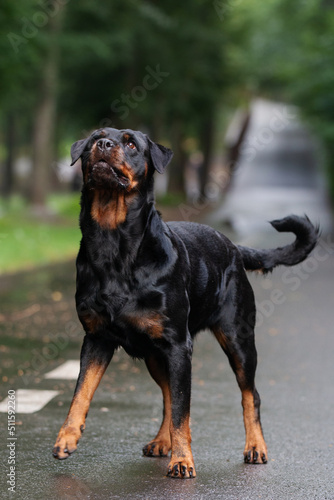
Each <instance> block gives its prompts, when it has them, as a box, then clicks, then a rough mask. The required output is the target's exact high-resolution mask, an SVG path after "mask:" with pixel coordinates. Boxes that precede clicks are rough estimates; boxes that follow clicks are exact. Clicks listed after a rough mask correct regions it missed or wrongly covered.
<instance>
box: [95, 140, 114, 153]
mask: <svg viewBox="0 0 334 500" xmlns="http://www.w3.org/2000/svg"><path fill="white" fill-rule="evenodd" d="M96 145H97V147H98V148H99V149H100V150H101V151H108V150H109V149H111V148H112V147H114V143H113V141H111V140H110V139H99V140H98V141H97V143H96Z"/></svg>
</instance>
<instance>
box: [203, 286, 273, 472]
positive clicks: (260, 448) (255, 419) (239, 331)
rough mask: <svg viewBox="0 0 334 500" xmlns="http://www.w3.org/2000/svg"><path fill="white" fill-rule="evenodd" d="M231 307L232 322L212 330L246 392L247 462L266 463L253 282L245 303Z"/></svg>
mask: <svg viewBox="0 0 334 500" xmlns="http://www.w3.org/2000/svg"><path fill="white" fill-rule="evenodd" d="M247 299H248V300H247ZM229 306H230V309H229V318H228V321H226V320H223V321H221V322H220V323H219V324H216V325H215V326H214V327H213V328H212V331H213V333H214V334H215V336H216V338H217V340H218V342H219V344H220V346H221V347H222V349H223V350H224V352H225V353H226V355H227V356H228V359H229V362H230V365H231V367H232V369H233V371H234V373H235V376H236V379H237V382H238V385H239V387H240V390H241V394H242V407H243V417H244V425H245V432H246V444H245V449H244V461H245V463H253V464H258V463H266V462H267V446H266V443H265V440H264V437H263V433H262V427H261V420H260V396H259V394H258V392H257V390H256V387H255V371H256V365H257V353H256V348H255V342H254V323H255V305H254V299H253V291H252V290H251V288H250V285H249V283H248V285H247V284H245V283H244V287H243V301H242V305H240V302H238V304H236V305H235V306H233V305H232V306H231V303H229ZM233 308H234V311H233V312H232V309H233Z"/></svg>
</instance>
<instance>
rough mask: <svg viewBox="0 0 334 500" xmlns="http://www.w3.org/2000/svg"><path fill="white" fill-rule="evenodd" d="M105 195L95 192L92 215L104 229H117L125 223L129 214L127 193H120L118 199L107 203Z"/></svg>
mask: <svg viewBox="0 0 334 500" xmlns="http://www.w3.org/2000/svg"><path fill="white" fill-rule="evenodd" d="M103 198H104V197H103V193H101V191H95V193H94V199H93V203H92V209H91V215H92V218H93V220H95V222H97V223H98V224H99V225H100V226H101V227H102V229H116V227H117V226H118V225H119V224H122V222H125V219H126V215H127V213H128V206H127V203H126V197H125V193H119V194H118V195H117V197H116V198H114V199H111V200H108V201H107V202H105V201H104V200H103Z"/></svg>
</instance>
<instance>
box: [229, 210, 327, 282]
mask: <svg viewBox="0 0 334 500" xmlns="http://www.w3.org/2000/svg"><path fill="white" fill-rule="evenodd" d="M270 224H271V225H272V226H273V227H274V228H275V229H276V231H279V232H280V233H285V232H287V233H294V234H295V235H296V239H295V241H294V242H293V243H291V244H290V245H286V246H284V247H281V248H275V249H270V250H255V249H253V248H248V247H243V246H240V245H238V249H239V251H240V253H241V256H242V260H243V262H244V267H245V269H246V271H262V272H263V273H268V272H270V271H272V270H273V269H274V267H276V266H280V265H283V266H294V265H295V264H299V262H302V261H303V260H304V259H306V257H307V256H308V254H309V253H310V252H311V251H312V250H313V248H314V247H315V245H316V244H317V241H318V238H319V235H320V231H319V227H315V226H314V225H313V224H312V223H311V221H310V219H309V218H308V217H307V216H306V215H305V217H298V216H297V215H289V216H288V217H285V218H284V219H280V220H274V221H271V222H270Z"/></svg>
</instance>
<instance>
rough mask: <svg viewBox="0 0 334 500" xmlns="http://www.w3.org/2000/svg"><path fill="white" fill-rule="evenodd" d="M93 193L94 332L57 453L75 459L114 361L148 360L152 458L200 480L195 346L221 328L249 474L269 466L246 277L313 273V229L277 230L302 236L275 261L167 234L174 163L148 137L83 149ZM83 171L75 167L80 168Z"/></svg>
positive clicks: (91, 141)
mask: <svg viewBox="0 0 334 500" xmlns="http://www.w3.org/2000/svg"><path fill="white" fill-rule="evenodd" d="M71 154H72V161H73V163H75V162H76V161H77V160H78V159H79V158H81V161H82V169H83V179H84V183H83V189H82V198H81V215H80V225H81V230H82V241H81V246H80V251H79V254H78V258H77V292H76V305H77V311H78V315H79V318H80V321H81V323H82V325H83V327H84V330H85V332H86V335H85V338H84V342H83V346H82V352H81V368H80V374H79V378H78V382H77V386H76V389H75V393H74V397H73V400H72V404H71V407H70V410H69V413H68V416H67V418H66V420H65V423H64V425H63V426H62V428H61V429H60V432H59V435H58V438H57V441H56V444H55V447H54V450H53V454H54V456H55V457H56V458H59V459H64V458H67V457H68V456H69V455H70V454H71V453H73V452H74V451H75V450H76V447H77V442H78V440H79V439H80V437H81V434H82V431H83V430H84V428H85V419H86V416H87V412H88V409H89V405H90V401H91V399H92V397H93V394H94V392H95V390H96V388H97V386H98V384H99V382H100V380H101V377H102V376H103V374H104V372H105V370H106V368H107V366H108V364H109V362H110V360H111V358H112V356H113V354H114V351H115V350H116V349H117V348H118V347H120V346H121V347H123V348H124V349H125V351H126V352H127V353H128V354H129V355H130V356H133V357H135V358H141V359H144V360H145V362H146V365H147V368H148V370H149V372H150V374H151V375H152V377H153V379H154V380H155V381H156V382H157V384H159V386H160V388H161V390H162V394H163V402H164V410H163V421H162V424H161V427H160V430H159V432H158V434H157V436H156V437H155V438H154V439H153V440H152V441H151V442H149V443H148V444H147V445H146V446H145V447H144V449H143V452H144V455H146V456H148V457H159V456H166V455H167V454H168V453H169V451H170V450H171V460H170V463H169V466H168V472H167V474H168V476H170V477H179V478H190V477H195V476H196V472H195V466H194V461H193V456H192V452H191V446H190V443H191V438H190V429H189V414H190V392H191V357H192V350H193V340H194V337H195V335H196V334H197V333H198V332H199V331H200V330H203V329H205V328H207V329H210V330H211V331H212V332H213V334H214V335H215V337H216V338H217V340H218V342H219V344H220V346H221V347H222V349H223V350H224V352H225V353H226V354H227V356H228V359H229V362H230V364H231V367H232V369H233V371H234V373H235V375H236V378H237V382H238V384H239V387H240V389H241V393H242V405H243V414H244V424H245V430H246V445H245V449H244V460H245V462H246V463H266V462H267V447H266V443H265V441H264V438H263V434H262V429H261V422H260V398H259V395H258V393H257V390H256V388H255V383H254V377H255V369H256V349H255V344H254V324H255V304H254V296H253V291H252V288H251V286H250V284H249V282H248V279H247V277H246V272H245V269H246V270H262V271H263V272H268V271H270V270H272V269H273V268H274V267H275V266H277V265H287V266H291V265H294V264H297V263H299V262H301V261H302V260H303V259H305V258H306V256H307V255H308V254H309V252H310V251H311V250H312V248H313V247H314V246H315V244H316V242H317V238H318V231H317V229H316V228H315V227H314V226H313V225H312V224H311V223H310V221H309V220H308V219H307V218H306V217H305V218H299V217H296V216H290V217H286V218H284V219H282V220H278V221H274V222H272V225H273V226H274V228H275V229H276V230H277V231H289V232H293V233H295V235H296V240H295V242H294V243H292V244H290V245H287V246H285V247H283V248H278V249H275V250H259V251H258V250H253V249H250V248H246V247H241V246H235V245H234V244H232V243H231V242H230V241H229V240H228V239H227V238H226V237H225V236H223V235H222V234H221V233H219V232H218V231H215V230H214V229H212V228H210V227H207V226H204V225H199V224H194V223H186V222H172V223H168V224H167V223H164V222H163V221H162V220H161V217H160V215H159V213H158V212H157V210H156V209H155V206H154V195H153V174H154V172H155V171H156V170H157V171H158V172H159V173H162V172H163V171H164V169H165V167H166V165H167V164H168V163H169V161H170V159H171V157H172V152H171V151H170V150H169V149H167V148H165V147H164V146H160V145H158V144H156V143H154V142H152V141H151V140H150V139H149V138H148V137H147V136H146V135H144V134H142V133H141V132H134V131H132V130H116V129H112V128H105V129H101V130H97V131H95V132H94V133H93V134H92V135H91V136H90V137H89V138H87V139H85V140H81V141H78V142H76V143H75V144H73V146H72V149H71ZM73 163H72V164H73Z"/></svg>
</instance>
